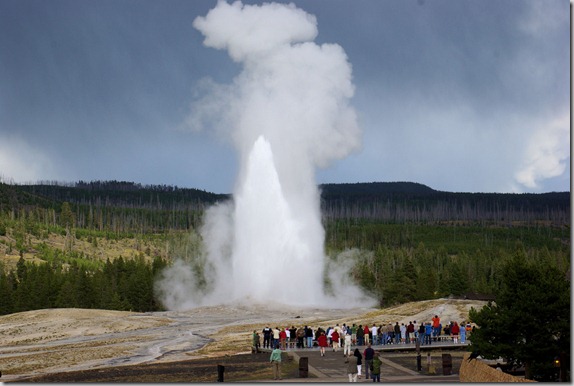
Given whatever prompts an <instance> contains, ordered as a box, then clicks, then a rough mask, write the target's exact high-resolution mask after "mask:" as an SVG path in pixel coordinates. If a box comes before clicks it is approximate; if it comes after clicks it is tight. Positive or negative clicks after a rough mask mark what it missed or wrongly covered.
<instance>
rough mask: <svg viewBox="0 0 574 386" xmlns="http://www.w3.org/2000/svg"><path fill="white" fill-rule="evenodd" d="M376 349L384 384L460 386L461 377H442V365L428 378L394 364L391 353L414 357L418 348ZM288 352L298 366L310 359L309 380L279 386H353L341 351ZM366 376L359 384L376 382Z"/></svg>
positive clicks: (440, 345)
mask: <svg viewBox="0 0 574 386" xmlns="http://www.w3.org/2000/svg"><path fill="white" fill-rule="evenodd" d="M408 346H410V347H408ZM464 346H466V345H464ZM464 346H463V345H461V344H457V345H453V344H448V343H433V344H432V345H430V346H421V351H423V350H424V349H425V348H426V350H429V349H430V350H433V349H434V350H441V351H447V350H452V349H461V348H462V347H464ZM358 348H359V350H360V351H361V353H362V352H363V350H364V349H365V346H358ZM354 349H355V346H353V351H354ZM374 349H375V350H376V351H382V353H381V360H382V362H383V365H382V366H381V382H392V383H396V382H416V383H419V382H420V383H427V382H440V383H444V382H460V380H459V375H458V374H452V375H448V376H445V375H442V364H441V363H437V362H434V363H433V365H434V367H435V369H436V373H437V375H427V373H426V371H424V370H423V371H422V372H421V373H419V372H417V371H416V370H415V364H413V368H412V369H410V368H406V367H404V366H401V365H400V364H398V363H395V362H393V361H392V357H393V356H394V355H396V354H394V353H393V354H391V353H389V352H390V351H396V350H401V351H402V350H412V352H413V353H414V351H415V346H414V345H388V346H384V345H383V346H375V347H374ZM426 350H424V352H426ZM284 352H286V353H287V354H288V355H290V356H291V357H292V358H293V360H294V361H295V363H297V364H298V363H299V359H300V358H301V357H307V358H308V361H309V378H289V379H283V380H281V381H275V382H313V383H315V382H329V383H334V382H349V377H348V375H347V364H346V363H345V356H344V355H343V350H342V349H340V350H339V351H338V352H333V350H332V349H328V350H327V351H326V353H325V356H323V357H322V356H321V353H320V351H319V349H318V348H313V349H289V350H286V351H284ZM415 363H416V362H415ZM422 366H423V369H426V354H422ZM364 374H365V371H364V369H363V371H362V375H363V376H362V377H361V378H360V379H359V380H358V382H372V379H365V377H364Z"/></svg>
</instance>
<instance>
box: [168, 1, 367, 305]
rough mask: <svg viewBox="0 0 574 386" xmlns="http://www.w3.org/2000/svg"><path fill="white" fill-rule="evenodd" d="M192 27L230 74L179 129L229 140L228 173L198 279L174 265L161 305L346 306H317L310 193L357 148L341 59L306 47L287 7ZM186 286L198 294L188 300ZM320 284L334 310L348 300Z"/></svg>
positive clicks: (316, 216) (310, 29)
mask: <svg viewBox="0 0 574 386" xmlns="http://www.w3.org/2000/svg"><path fill="white" fill-rule="evenodd" d="M193 26H194V27H195V28H197V29H198V30H199V31H200V32H201V33H202V34H203V35H204V36H205V40H204V45H206V46H208V47H212V48H216V49H224V50H227V52H228V53H229V56H230V57H231V58H232V59H233V60H234V61H235V62H237V63H239V64H241V72H240V73H239V74H238V75H237V76H236V77H235V78H234V80H233V82H232V83H231V84H228V85H220V84H215V83H214V82H213V81H211V82H205V83H204V85H208V86H209V87H208V90H207V92H206V93H205V95H203V96H202V97H201V98H200V99H198V100H197V101H195V102H194V103H193V105H192V113H191V115H190V116H189V117H188V119H187V120H186V122H187V123H188V124H189V125H191V126H192V127H193V128H194V129H201V128H204V127H214V128H215V129H216V130H218V132H219V133H220V134H224V135H226V136H227V138H229V139H231V140H232V141H233V144H234V146H235V148H236V149H237V152H238V155H239V160H240V169H239V175H238V178H237V182H236V186H235V189H234V194H233V200H232V202H229V203H226V204H218V205H216V206H214V207H212V208H209V209H208V210H207V211H206V214H205V217H204V220H205V224H204V227H203V228H202V238H203V240H204V242H205V261H206V262H207V263H206V264H205V266H206V267H207V268H206V269H203V270H199V271H198V270H195V271H193V272H187V271H185V270H184V269H183V266H184V265H183V264H179V265H177V268H174V269H172V270H171V271H170V273H168V274H166V275H165V279H164V280H162V282H161V283H160V286H159V287H160V290H161V292H162V293H163V294H164V295H163V298H164V299H169V304H173V305H174V306H173V307H175V308H177V309H184V308H189V306H190V304H195V305H209V304H220V303H230V302H257V303H265V304H272V303H277V304H290V305H297V306H302V305H306V306H325V305H328V306H329V307H332V306H335V305H339V306H344V305H347V306H353V305H354V306H357V305H358V303H353V302H351V301H348V302H347V303H345V302H344V301H340V302H338V303H336V302H334V299H333V298H332V297H329V296H327V295H325V291H324V283H323V278H324V274H325V272H324V265H325V252H324V245H323V244H324V239H325V231H324V229H323V226H322V223H321V210H320V194H319V191H318V188H317V183H316V181H315V169H316V168H318V167H326V166H328V165H329V164H330V163H331V162H333V161H334V160H337V159H340V158H343V157H345V156H347V155H348V154H349V153H350V152H352V151H354V150H356V149H358V148H359V147H360V143H361V141H360V134H361V131H360V129H359V127H358V124H357V117H356V113H355V110H354V109H353V108H352V107H351V106H350V105H349V100H350V98H352V96H353V93H354V86H353V84H352V81H351V79H352V73H351V65H350V63H349V62H348V60H347V56H346V54H345V52H344V50H343V49H342V48H341V47H340V46H338V45H336V44H322V45H317V44H315V43H314V42H313V40H314V39H315V37H316V36H317V34H318V30H317V20H316V18H315V16H313V15H310V14H308V13H306V12H305V11H303V10H302V9H299V8H297V7H296V6H295V5H294V4H277V3H264V4H262V5H243V4H242V3H241V2H240V1H236V2H234V3H233V4H228V3H227V2H225V1H222V0H220V1H218V2H217V5H216V6H215V8H213V9H211V10H210V11H209V12H208V13H207V15H206V16H204V17H197V18H196V19H195V20H194V22H193ZM202 258H203V256H202ZM339 267H340V265H339ZM333 271H334V269H330V270H329V272H328V273H332V272H333ZM184 273H185V275H184ZM178 275H179V276H178ZM198 275H199V276H201V275H203V277H204V278H205V280H203V281H202V280H200V282H205V283H207V284H208V285H204V286H202V287H201V288H199V287H198V286H197V285H196V282H197V277H198ZM178 277H181V279H177V278H178ZM178 283H179V284H181V285H179V286H178ZM332 283H333V285H332V286H331V290H333V291H332V292H337V293H336V296H337V299H342V297H339V295H350V294H357V291H354V289H355V288H349V287H344V288H342V287H341V283H345V280H338V279H336V280H332ZM349 289H350V290H349ZM186 291H187V292H188V293H189V294H190V295H188V296H187V298H186V299H182V297H183V295H184V294H185V293H186ZM347 297H348V296H347ZM164 303H166V304H167V303H168V301H167V300H164Z"/></svg>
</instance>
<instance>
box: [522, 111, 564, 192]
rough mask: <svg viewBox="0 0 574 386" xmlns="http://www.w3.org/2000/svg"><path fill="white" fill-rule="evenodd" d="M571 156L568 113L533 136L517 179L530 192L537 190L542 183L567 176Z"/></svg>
mask: <svg viewBox="0 0 574 386" xmlns="http://www.w3.org/2000/svg"><path fill="white" fill-rule="evenodd" d="M569 156H570V116H569V114H568V113H565V114H563V115H562V116H561V117H560V118H558V119H556V120H554V121H552V122H550V123H548V124H547V125H544V126H542V127H541V128H540V129H539V130H538V131H536V132H535V133H534V135H533V136H532V137H531V139H530V141H529V143H528V145H527V148H526V151H525V154H524V161H523V166H522V168H521V169H520V171H518V172H517V173H516V174H515V179H516V181H517V182H518V183H520V184H522V185H524V186H526V187H528V188H537V187H538V183H539V181H541V180H545V179H548V178H552V177H556V176H559V175H561V174H562V173H564V170H565V169H566V164H565V162H567V160H568V157H569Z"/></svg>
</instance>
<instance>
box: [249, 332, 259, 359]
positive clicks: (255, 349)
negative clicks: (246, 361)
mask: <svg viewBox="0 0 574 386" xmlns="http://www.w3.org/2000/svg"><path fill="white" fill-rule="evenodd" d="M259 347H261V338H260V337H259V333H258V332H257V330H253V349H252V350H251V352H252V353H254V354H259V353H260V351H259Z"/></svg>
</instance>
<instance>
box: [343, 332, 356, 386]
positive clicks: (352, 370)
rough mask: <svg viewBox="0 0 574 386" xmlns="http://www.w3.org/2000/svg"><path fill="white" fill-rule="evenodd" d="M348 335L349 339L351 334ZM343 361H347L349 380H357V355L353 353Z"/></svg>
mask: <svg viewBox="0 0 574 386" xmlns="http://www.w3.org/2000/svg"><path fill="white" fill-rule="evenodd" d="M348 335H349V340H350V339H351V334H348ZM349 346H350V344H349ZM345 347H347V346H346V345H345ZM345 361H346V362H347V374H348V375H349V382H357V374H358V370H357V357H356V356H354V355H351V356H350V357H348V358H347V359H346V360H345Z"/></svg>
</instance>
